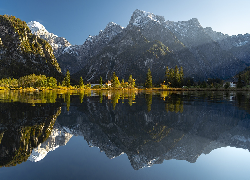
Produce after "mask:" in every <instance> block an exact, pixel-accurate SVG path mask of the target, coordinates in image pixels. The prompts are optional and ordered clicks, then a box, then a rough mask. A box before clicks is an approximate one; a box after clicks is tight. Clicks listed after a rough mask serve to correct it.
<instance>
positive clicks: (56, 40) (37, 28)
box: [27, 21, 71, 57]
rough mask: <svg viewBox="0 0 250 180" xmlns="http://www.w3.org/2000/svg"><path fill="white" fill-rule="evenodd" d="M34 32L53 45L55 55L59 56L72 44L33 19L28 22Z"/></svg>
mask: <svg viewBox="0 0 250 180" xmlns="http://www.w3.org/2000/svg"><path fill="white" fill-rule="evenodd" d="M27 25H28V27H29V28H30V30H31V32H32V34H35V35H37V36H39V37H40V38H42V39H44V40H46V41H48V43H49V44H50V45H51V46H52V48H53V51H54V55H55V57H58V56H60V55H61V54H62V52H63V51H64V49H65V48H67V47H69V46H71V44H70V43H69V42H68V41H67V40H66V39H65V38H63V37H58V36H57V35H55V34H53V33H49V32H48V31H47V30H46V28H45V27H44V26H43V25H42V24H41V23H39V22H37V21H31V22H29V23H27Z"/></svg>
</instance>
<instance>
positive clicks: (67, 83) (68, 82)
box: [64, 70, 70, 87]
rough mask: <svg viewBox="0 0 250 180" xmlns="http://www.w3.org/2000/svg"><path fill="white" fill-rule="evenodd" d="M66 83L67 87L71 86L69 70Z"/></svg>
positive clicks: (65, 79)
mask: <svg viewBox="0 0 250 180" xmlns="http://www.w3.org/2000/svg"><path fill="white" fill-rule="evenodd" d="M64 81H65V85H66V86H67V87H69V86H70V73H69V70H67V72H66V77H65V78H64Z"/></svg>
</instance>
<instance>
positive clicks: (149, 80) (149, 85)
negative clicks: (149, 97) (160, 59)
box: [145, 69, 152, 88]
mask: <svg viewBox="0 0 250 180" xmlns="http://www.w3.org/2000/svg"><path fill="white" fill-rule="evenodd" d="M145 87H146V88H152V75H151V71H150V69H148V72H147V78H146V82H145Z"/></svg>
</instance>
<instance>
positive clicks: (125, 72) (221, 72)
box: [28, 9, 250, 83]
mask: <svg viewBox="0 0 250 180" xmlns="http://www.w3.org/2000/svg"><path fill="white" fill-rule="evenodd" d="M28 26H29V28H30V29H31V32H32V33H33V34H35V35H37V36H39V37H40V38H42V39H45V40H47V41H48V42H49V43H50V45H51V46H52V48H53V50H54V55H55V57H56V59H57V61H58V63H59V64H60V67H61V69H62V73H64V74H65V73H66V70H67V69H69V71H70V73H71V74H72V77H74V78H75V79H79V77H80V76H82V77H83V78H84V80H85V81H87V82H95V81H98V80H99V77H100V76H102V77H103V80H105V81H107V80H110V79H111V75H112V74H113V72H115V73H116V75H117V76H118V77H119V78H120V79H125V80H126V79H128V77H129V75H130V74H132V75H133V77H134V78H135V79H136V81H137V83H142V82H144V81H145V78H146V73H147V70H148V68H150V69H151V71H152V76H153V81H154V82H155V83H158V82H162V81H163V79H164V76H165V69H166V67H167V66H168V67H169V68H174V67H175V66H176V65H177V66H179V67H180V66H182V67H183V69H184V74H185V76H186V77H191V78H194V79H195V80H204V79H207V78H222V79H227V78H230V77H232V76H234V75H236V74H237V73H239V72H240V71H242V70H244V69H245V68H246V67H248V66H249V64H250V41H249V39H250V35H249V34H244V35H241V34H239V35H237V36H229V35H227V34H223V33H220V32H215V31H213V30H212V28H210V27H206V28H203V27H202V26H201V24H200V23H199V21H198V19H196V18H193V19H190V20H188V21H178V22H173V21H169V20H165V18H164V17H163V16H158V15H154V14H153V13H149V12H145V11H141V10H138V9H137V10H135V11H134V12H133V14H132V16H131V19H130V21H129V23H128V25H127V27H121V26H120V25H118V24H116V23H113V22H110V23H108V24H107V26H106V27H105V29H104V30H101V31H100V32H99V34H98V35H95V36H89V37H88V38H87V39H86V41H85V42H84V43H83V44H82V45H71V44H70V43H69V42H68V41H67V40H66V39H65V38H63V37H58V36H56V35H54V34H53V33H49V32H48V31H47V30H46V29H45V27H44V26H43V25H41V24H40V23H38V22H35V21H32V22H29V23H28Z"/></svg>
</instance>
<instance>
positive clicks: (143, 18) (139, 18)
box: [129, 9, 165, 26]
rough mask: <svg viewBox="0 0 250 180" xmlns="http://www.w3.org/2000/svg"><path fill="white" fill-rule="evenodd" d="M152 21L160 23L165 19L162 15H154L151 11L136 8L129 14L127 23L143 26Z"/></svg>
mask: <svg viewBox="0 0 250 180" xmlns="http://www.w3.org/2000/svg"><path fill="white" fill-rule="evenodd" d="M152 21H154V22H156V23H159V24H161V23H163V22H164V21H165V18H164V17H163V16H158V15H154V14H153V13H150V12H146V11H142V10H138V9H136V10H135V11H134V12H133V14H132V16H131V19H130V21H129V24H133V25H134V26H143V25H144V24H147V23H148V22H152Z"/></svg>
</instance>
